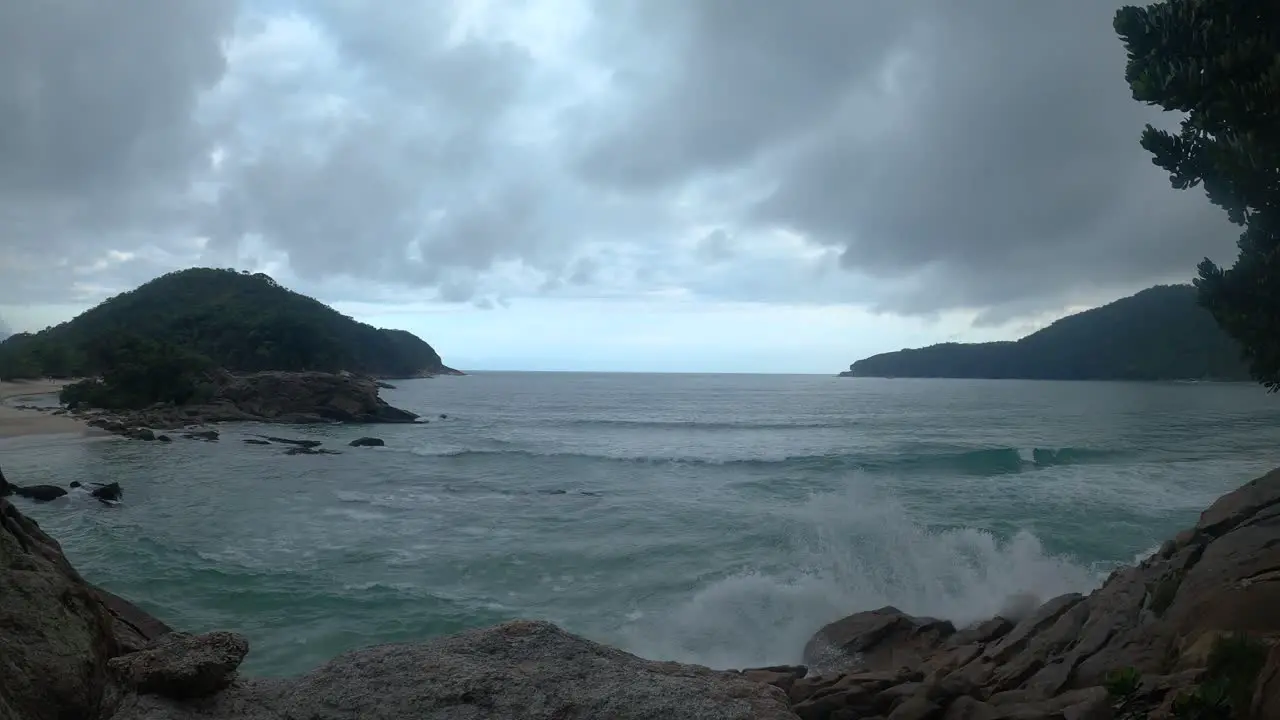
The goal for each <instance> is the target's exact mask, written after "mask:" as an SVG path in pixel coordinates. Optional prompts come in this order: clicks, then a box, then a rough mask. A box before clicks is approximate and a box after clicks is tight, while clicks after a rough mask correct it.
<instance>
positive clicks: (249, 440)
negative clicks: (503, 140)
mask: <svg viewBox="0 0 1280 720" xmlns="http://www.w3.org/2000/svg"><path fill="white" fill-rule="evenodd" d="M244 442H245V444H246V445H270V444H271V441H270V440H259V439H257V438H245V439H244Z"/></svg>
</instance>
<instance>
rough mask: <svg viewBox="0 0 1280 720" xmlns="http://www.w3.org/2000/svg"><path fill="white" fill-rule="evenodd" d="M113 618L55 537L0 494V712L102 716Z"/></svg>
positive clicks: (9, 715)
mask: <svg viewBox="0 0 1280 720" xmlns="http://www.w3.org/2000/svg"><path fill="white" fill-rule="evenodd" d="M117 652H118V650H117V644H116V640H115V636H114V635H113V634H112V625H111V619H110V617H109V616H108V615H107V612H106V610H104V609H103V607H102V605H101V603H100V602H99V600H98V597H97V595H96V593H94V592H93V590H92V589H91V587H90V586H89V585H88V584H87V583H85V582H84V580H82V579H81V578H80V576H79V575H78V574H77V573H76V571H75V570H74V569H72V568H71V565H70V564H69V563H68V562H67V560H66V558H65V557H63V555H62V549H61V548H60V547H58V543H57V542H56V541H54V540H53V538H50V537H49V536H48V535H46V534H44V532H42V531H41V530H40V528H39V527H37V526H36V524H35V523H34V522H32V521H31V520H29V519H28V518H27V517H26V516H24V515H23V514H22V513H20V512H18V510H17V508H15V507H14V506H13V505H11V504H10V503H9V501H7V500H3V499H0V667H2V668H3V673H2V676H0V718H4V719H5V720H67V719H68V718H87V719H93V718H98V717H100V715H101V713H102V705H103V700H104V696H105V691H106V687H107V677H108V676H107V661H108V660H109V659H110V658H111V657H113V656H114V655H115V654H116V653H117Z"/></svg>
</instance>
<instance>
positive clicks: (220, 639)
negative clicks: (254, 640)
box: [108, 632, 249, 699]
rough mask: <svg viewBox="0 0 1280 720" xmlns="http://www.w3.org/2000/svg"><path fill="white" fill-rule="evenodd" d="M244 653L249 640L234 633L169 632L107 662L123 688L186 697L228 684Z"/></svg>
mask: <svg viewBox="0 0 1280 720" xmlns="http://www.w3.org/2000/svg"><path fill="white" fill-rule="evenodd" d="M248 652H249V641H247V640H245V639H244V637H243V636H241V635H237V634H236V633H230V632H211V633H205V634H203V635H187V634H185V633H170V634H168V635H165V636H163V637H161V638H160V639H159V640H157V641H156V642H155V643H154V644H152V645H151V646H149V647H148V648H146V649H145V650H139V651H137V652H133V653H129V654H128V655H124V656H121V657H118V658H115V659H113V660H111V661H110V663H108V664H109V666H110V668H111V670H112V671H113V672H114V673H115V674H116V676H117V677H119V678H120V681H121V682H122V683H123V684H124V685H125V686H126V687H129V688H131V689H133V690H135V691H136V692H138V693H140V694H143V695H161V696H163V697H168V698H174V699H190V698H200V697H206V696H208V695H212V694H213V693H215V692H217V691H219V690H221V689H223V688H225V687H227V686H228V685H230V684H231V681H232V680H234V679H235V676H236V668H238V667H240V663H241V661H243V660H244V656H245V655H247V654H248Z"/></svg>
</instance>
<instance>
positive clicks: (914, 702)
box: [888, 697, 942, 720]
mask: <svg viewBox="0 0 1280 720" xmlns="http://www.w3.org/2000/svg"><path fill="white" fill-rule="evenodd" d="M941 716H942V706H941V705H938V704H937V703H935V702H932V701H930V700H928V699H926V698H923V697H913V698H908V699H907V700H905V701H903V703H902V704H901V705H898V706H897V707H896V708H894V709H893V712H891V713H889V718H888V720H935V718H939V717H941Z"/></svg>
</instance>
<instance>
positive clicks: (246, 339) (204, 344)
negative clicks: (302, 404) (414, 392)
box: [0, 268, 457, 379]
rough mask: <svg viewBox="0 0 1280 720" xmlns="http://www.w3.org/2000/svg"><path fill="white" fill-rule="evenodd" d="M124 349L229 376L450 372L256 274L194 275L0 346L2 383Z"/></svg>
mask: <svg viewBox="0 0 1280 720" xmlns="http://www.w3.org/2000/svg"><path fill="white" fill-rule="evenodd" d="M127 345H132V346H135V347H137V346H143V345H146V346H155V347H160V348H163V349H164V350H165V351H166V352H175V353H182V354H186V355H193V356H198V357H199V358H201V359H203V360H206V361H207V362H208V363H209V364H211V365H213V366H216V367H219V368H222V369H225V370H228V371H230V372H234V373H248V372H261V371H267V370H277V371H293V372H306V371H321V372H342V371H346V372H351V373H356V374H361V375H368V376H371V377H377V378H384V379H393V378H409V377H425V376H430V375H448V374H456V373H457V371H456V370H454V369H452V368H450V367H448V366H446V365H445V364H444V362H443V361H442V360H441V359H440V355H439V354H438V353H437V352H436V351H435V349H433V348H432V347H431V346H430V345H428V344H427V343H426V342H424V341H423V340H422V339H421V338H419V337H417V336H416V335H414V334H412V333H409V332H405V331H404V330H383V329H379V328H375V327H373V326H372V325H367V324H365V323H362V322H358V321H356V320H354V319H352V318H350V317H347V316H346V315H343V314H342V313H340V312H338V311H337V310H334V309H333V308H331V307H329V306H328V305H325V304H324V303H321V302H320V301H318V300H315V299H313V298H310V297H307V296H305V295H301V294H299V293H296V292H293V291H292V290H289V289H287V288H285V287H283V286H281V285H279V284H277V283H276V282H275V280H273V279H271V277H269V276H267V275H265V274H263V273H255V274H250V273H248V272H245V271H241V272H237V271H235V270H222V269H212V268H192V269H189V270H181V271H178V272H173V273H169V274H167V275H163V276H161V277H158V278H156V279H154V280H151V281H150V282H148V283H146V284H144V285H142V286H140V287H138V288H136V289H134V290H131V291H129V292H124V293H121V294H119V295H116V296H115V297H112V298H110V299H108V300H106V301H104V302H102V303H101V304H100V305H98V306H97V307H94V308H93V309H91V310H88V311H86V312H84V313H82V314H80V315H79V316H77V317H76V318H75V319H73V320H70V321H68V322H64V323H62V324H60V325H56V326H54V327H51V328H47V329H45V330H42V331H40V332H38V333H34V334H32V333H18V334H16V335H13V336H11V337H9V338H8V339H6V340H5V341H4V342H0V378H2V379H14V378H23V377H51V378H70V377H88V376H93V375H98V374H101V372H102V371H103V370H105V369H107V368H108V367H110V366H112V365H114V364H116V363H115V362H114V361H115V359H116V358H115V357H114V356H115V355H117V354H118V352H117V351H118V350H120V349H121V348H122V347H123V346H127ZM152 349H155V348H152Z"/></svg>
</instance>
